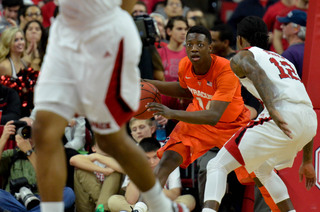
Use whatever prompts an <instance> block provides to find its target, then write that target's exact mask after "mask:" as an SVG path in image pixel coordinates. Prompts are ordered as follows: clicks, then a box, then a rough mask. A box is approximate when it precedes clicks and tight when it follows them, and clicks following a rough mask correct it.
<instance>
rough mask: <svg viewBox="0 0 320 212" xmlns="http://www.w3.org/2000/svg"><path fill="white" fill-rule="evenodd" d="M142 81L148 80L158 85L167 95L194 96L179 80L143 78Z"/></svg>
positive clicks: (161, 91) (178, 96)
mask: <svg viewBox="0 0 320 212" xmlns="http://www.w3.org/2000/svg"><path fill="white" fill-rule="evenodd" d="M142 81H145V82H148V83H151V84H153V85H154V86H156V88H157V89H158V90H159V92H160V93H161V94H163V95H166V96H172V97H177V98H190V99H191V98H192V97H193V96H192V94H191V92H190V91H189V90H188V89H185V88H182V87H181V86H180V83H179V82H164V81H159V80H148V79H142Z"/></svg>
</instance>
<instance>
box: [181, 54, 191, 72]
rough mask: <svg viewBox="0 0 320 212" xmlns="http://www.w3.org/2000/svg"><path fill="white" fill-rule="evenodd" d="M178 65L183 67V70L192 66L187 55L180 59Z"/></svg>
mask: <svg viewBox="0 0 320 212" xmlns="http://www.w3.org/2000/svg"><path fill="white" fill-rule="evenodd" d="M179 67H181V68H183V69H184V70H185V69H188V68H191V67H192V63H191V61H190V60H189V58H188V56H185V57H183V58H182V59H181V60H180V62H179Z"/></svg>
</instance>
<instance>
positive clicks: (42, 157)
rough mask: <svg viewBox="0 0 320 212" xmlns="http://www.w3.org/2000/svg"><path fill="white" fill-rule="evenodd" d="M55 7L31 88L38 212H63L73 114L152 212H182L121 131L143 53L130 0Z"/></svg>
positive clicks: (81, 0) (76, 0)
mask: <svg viewBox="0 0 320 212" xmlns="http://www.w3.org/2000/svg"><path fill="white" fill-rule="evenodd" d="M59 4H60V14H59V16H58V18H57V20H56V21H55V22H54V24H53V25H52V27H51V29H50V38H49V44H48V48H47V52H46V56H45V59H44V63H43V65H42V67H41V74H40V77H39V79H38V82H37V86H36V90H35V110H36V120H35V123H34V130H33V136H34V140H35V142H36V145H37V164H36V171H37V180H38V187H39V191H40V195H41V200H42V202H41V210H42V211H44V212H50V211H54V212H60V211H64V208H63V202H62V190H63V188H64V186H65V182H66V174H67V173H66V159H65V153H64V149H63V146H62V141H61V138H62V135H63V133H64V129H65V127H66V126H67V124H68V121H69V120H70V119H71V118H72V117H73V116H74V115H75V114H79V115H83V116H86V117H87V118H88V120H89V121H90V123H91V126H92V129H93V131H94V132H95V139H96V141H97V143H98V145H99V147H100V148H101V149H102V150H103V151H104V152H106V153H107V154H109V155H111V156H112V157H114V158H115V159H116V160H117V161H118V162H119V163H120V164H121V166H122V167H123V169H124V170H125V172H126V173H127V174H128V175H129V176H130V178H131V179H132V181H133V182H134V183H135V184H136V185H137V187H138V188H139V189H140V190H141V191H142V196H143V198H144V200H145V201H146V203H147V204H148V205H149V208H150V209H151V210H152V211H157V212H160V211H187V210H184V208H185V207H184V206H181V205H177V204H172V203H171V201H170V200H169V199H168V198H166V197H165V195H164V194H163V193H162V192H161V190H162V189H161V186H160V184H159V183H158V182H156V179H155V176H154V174H153V172H152V170H151V169H150V168H149V165H148V162H147V160H146V158H145V156H144V154H143V152H142V151H141V150H140V149H139V148H138V147H137V146H136V145H135V143H134V142H133V140H132V139H131V138H130V137H129V136H128V135H127V131H126V126H125V123H126V122H127V121H128V120H129V119H130V118H131V117H132V115H133V113H134V111H135V110H136V109H137V108H138V104H139V98H140V83H139V81H140V78H139V77H140V75H139V70H138V67H137V66H138V62H139V59H140V54H141V49H142V47H141V40H140V36H139V34H138V31H137V29H136V26H135V24H134V22H133V20H132V17H131V16H130V15H129V13H128V12H131V8H132V7H133V5H134V4H135V1H133V0H123V4H122V8H123V9H121V8H120V5H121V0H90V1H88V0H60V1H59ZM124 9H126V10H127V11H125V10H124ZM133 159H134V160H133ZM159 197H160V198H159Z"/></svg>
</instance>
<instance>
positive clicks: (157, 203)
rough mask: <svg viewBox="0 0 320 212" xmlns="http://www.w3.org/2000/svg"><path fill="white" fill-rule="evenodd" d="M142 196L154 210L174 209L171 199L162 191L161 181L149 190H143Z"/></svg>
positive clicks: (157, 211) (151, 209) (153, 211)
mask: <svg viewBox="0 0 320 212" xmlns="http://www.w3.org/2000/svg"><path fill="white" fill-rule="evenodd" d="M141 196H142V198H143V200H145V202H146V203H147V205H148V208H149V210H150V211H152V212H163V211H168V212H169V211H172V205H171V201H170V200H169V198H168V197H166V196H165V195H164V193H163V192H162V188H161V185H160V183H159V181H156V184H155V185H154V186H153V187H152V188H151V189H150V190H149V191H146V192H142V193H141Z"/></svg>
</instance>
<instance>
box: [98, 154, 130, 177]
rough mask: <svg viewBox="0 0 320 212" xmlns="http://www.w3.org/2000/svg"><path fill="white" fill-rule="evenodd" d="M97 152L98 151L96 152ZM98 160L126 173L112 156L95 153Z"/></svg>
mask: <svg viewBox="0 0 320 212" xmlns="http://www.w3.org/2000/svg"><path fill="white" fill-rule="evenodd" d="M96 154H97V153H96ZM95 156H96V160H97V161H99V162H100V163H103V164H105V165H106V166H107V167H110V168H111V169H113V170H115V171H117V172H120V173H125V172H124V170H123V169H122V167H121V166H120V164H119V163H118V162H117V161H116V160H115V159H114V158H112V157H108V156H103V155H99V154H97V155H95Z"/></svg>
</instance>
